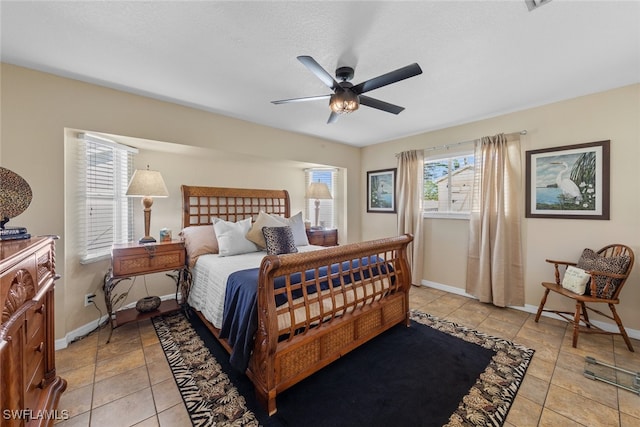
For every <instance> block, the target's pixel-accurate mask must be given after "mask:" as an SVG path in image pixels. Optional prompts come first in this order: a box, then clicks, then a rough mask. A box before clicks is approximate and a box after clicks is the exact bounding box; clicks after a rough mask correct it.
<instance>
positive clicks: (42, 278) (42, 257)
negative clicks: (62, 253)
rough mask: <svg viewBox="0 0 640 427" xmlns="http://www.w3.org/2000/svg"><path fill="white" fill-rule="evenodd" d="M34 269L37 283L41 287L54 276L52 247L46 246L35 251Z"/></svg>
mask: <svg viewBox="0 0 640 427" xmlns="http://www.w3.org/2000/svg"><path fill="white" fill-rule="evenodd" d="M36 271H37V277H38V285H39V287H42V286H44V285H45V284H46V282H47V281H48V280H51V279H53V276H54V274H55V273H54V259H53V247H52V246H47V247H45V248H42V249H40V250H39V251H38V252H36Z"/></svg>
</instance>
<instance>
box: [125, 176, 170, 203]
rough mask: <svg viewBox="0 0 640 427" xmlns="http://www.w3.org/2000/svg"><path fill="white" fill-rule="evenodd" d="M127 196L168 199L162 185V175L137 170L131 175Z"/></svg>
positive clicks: (167, 192) (164, 186)
mask: <svg viewBox="0 0 640 427" xmlns="http://www.w3.org/2000/svg"><path fill="white" fill-rule="evenodd" d="M127 196H134V197H135V196H138V197H169V191H167V186H166V185H164V180H163V179H162V175H160V172H158V171H152V170H149V169H146V170H142V169H138V170H136V171H135V172H134V173H133V176H132V177H131V181H129V187H128V188H127Z"/></svg>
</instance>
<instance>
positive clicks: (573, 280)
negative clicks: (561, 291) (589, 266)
mask: <svg viewBox="0 0 640 427" xmlns="http://www.w3.org/2000/svg"><path fill="white" fill-rule="evenodd" d="M590 278H591V275H590V274H589V273H587V272H586V271H584V270H583V269H581V268H578V267H574V266H572V265H570V266H569V267H567V271H565V272H564V277H563V278H562V287H563V288H565V289H567V290H569V291H571V292H574V293H576V294H579V295H584V293H585V291H586V288H587V282H588V281H589V279H590Z"/></svg>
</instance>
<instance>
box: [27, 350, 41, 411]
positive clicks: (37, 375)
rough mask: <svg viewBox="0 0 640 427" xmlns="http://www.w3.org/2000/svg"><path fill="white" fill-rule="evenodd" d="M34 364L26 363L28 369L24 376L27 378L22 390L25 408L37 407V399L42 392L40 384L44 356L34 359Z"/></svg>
mask: <svg viewBox="0 0 640 427" xmlns="http://www.w3.org/2000/svg"><path fill="white" fill-rule="evenodd" d="M34 363H36V365H27V368H31V370H29V371H28V372H29V373H28V374H27V376H26V378H28V382H27V386H26V387H25V390H24V407H25V408H26V409H36V408H38V401H39V399H40V395H41V394H42V390H43V388H42V386H43V383H44V357H42V356H40V358H39V359H36V360H35V361H34Z"/></svg>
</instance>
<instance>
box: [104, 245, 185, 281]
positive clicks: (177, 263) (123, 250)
mask: <svg viewBox="0 0 640 427" xmlns="http://www.w3.org/2000/svg"><path fill="white" fill-rule="evenodd" d="M111 258H112V263H113V277H129V276H135V275H140V274H149V273H155V272H160V271H168V270H178V269H181V268H183V267H184V265H185V249H184V243H183V242H180V241H177V242H168V243H152V244H146V245H139V244H124V245H114V246H113V248H112V253H111Z"/></svg>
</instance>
